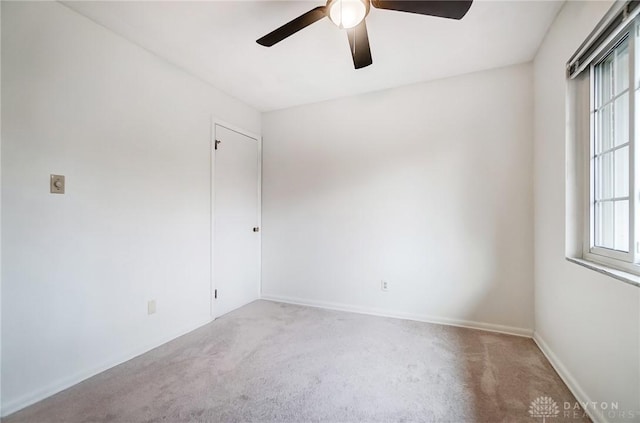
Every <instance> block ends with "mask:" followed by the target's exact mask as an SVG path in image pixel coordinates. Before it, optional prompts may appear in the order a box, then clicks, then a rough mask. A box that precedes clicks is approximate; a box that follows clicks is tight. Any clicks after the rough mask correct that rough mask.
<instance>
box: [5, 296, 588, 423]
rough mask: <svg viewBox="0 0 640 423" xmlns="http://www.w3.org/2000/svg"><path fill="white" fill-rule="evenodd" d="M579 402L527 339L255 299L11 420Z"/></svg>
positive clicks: (470, 418) (490, 408)
mask: <svg viewBox="0 0 640 423" xmlns="http://www.w3.org/2000/svg"><path fill="white" fill-rule="evenodd" d="M541 396H548V397H551V398H552V399H553V400H554V401H555V402H556V403H557V405H558V407H559V415H558V416H557V417H554V418H552V419H550V418H547V421H553V422H554V423H556V422H561V421H570V422H580V421H587V419H586V418H585V419H581V418H576V416H574V415H572V416H571V418H567V417H566V416H564V415H563V414H564V412H563V404H564V402H565V401H567V402H571V403H573V402H575V399H574V398H573V396H572V395H571V393H570V392H569V390H568V389H567V387H566V386H565V385H564V384H563V383H562V381H561V380H560V378H559V377H558V375H557V374H556V373H555V372H554V371H553V369H552V368H551V366H550V364H549V363H548V362H547V360H546V359H545V358H544V356H543V355H542V353H541V352H540V351H539V350H538V348H537V347H536V346H535V344H534V343H533V341H532V340H530V339H526V338H520V337H515V336H508V335H499V334H493V333H489V332H483V331H477V330H472V329H462V328H455V327H448V326H440V325H433V324H427V323H419V322H412V321H406V320H397V319H389V318H381V317H373V316H365V315H358V314H352V313H344V312H334V311H326V310H320V309H314V308H309V307H299V306H292V305H285V304H278V303H273V302H267V301H256V302H254V303H252V304H249V305H247V306H245V307H242V308H241V309H239V310H236V311H234V312H232V313H230V314H228V315H226V316H224V317H222V318H220V319H218V320H216V321H215V322H213V323H210V324H208V325H206V326H204V327H202V328H200V329H198V330H196V331H194V332H191V333H189V334H187V335H185V336H183V337H181V338H179V339H177V340H175V341H172V342H170V343H168V344H165V345H163V346H162V347H159V348H157V349H155V350H153V351H151V352H149V353H147V354H144V355H142V356H140V357H138V358H136V359H133V360H131V361H128V362H127V363H124V364H122V365H120V366H117V367H115V368H113V369H110V370H108V371H106V372H104V373H101V374H99V375H97V376H95V377H93V378H91V379H89V380H87V381H85V382H83V383H81V384H78V385H76V386H74V387H72V388H70V389H67V390H66V391H64V392H61V393H59V394H57V395H55V396H53V397H51V398H48V399H46V400H44V401H42V402H40V403H38V404H35V405H33V406H31V407H28V408H26V409H24V410H22V411H19V412H17V413H15V414H13V415H11V416H9V417H8V418H6V419H3V423H18V422H183V421H192V422H456V423H460V422H529V423H531V422H536V421H538V422H541V421H542V418H533V417H531V416H530V415H529V406H530V404H531V402H532V401H534V400H535V399H536V398H538V397H541Z"/></svg>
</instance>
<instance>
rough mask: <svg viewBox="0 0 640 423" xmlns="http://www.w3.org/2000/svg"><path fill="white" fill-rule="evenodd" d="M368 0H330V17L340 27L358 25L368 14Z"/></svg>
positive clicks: (328, 4)
mask: <svg viewBox="0 0 640 423" xmlns="http://www.w3.org/2000/svg"><path fill="white" fill-rule="evenodd" d="M367 6H368V3H367V0H329V2H328V3H327V9H329V19H331V22H333V23H334V24H335V25H336V26H337V27H338V28H340V29H349V28H353V27H355V26H356V25H358V24H359V23H360V22H362V20H363V19H364V18H365V16H367V12H368V11H369V10H368V9H369V8H368V7H367Z"/></svg>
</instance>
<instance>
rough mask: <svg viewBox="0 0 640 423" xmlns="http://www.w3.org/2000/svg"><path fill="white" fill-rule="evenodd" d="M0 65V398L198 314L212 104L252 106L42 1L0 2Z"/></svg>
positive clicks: (28, 397)
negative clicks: (61, 186)
mask: <svg viewBox="0 0 640 423" xmlns="http://www.w3.org/2000/svg"><path fill="white" fill-rule="evenodd" d="M2 67H3V69H2V88H3V91H2V120H3V122H2V123H3V125H2V204H3V210H2V228H3V233H2V244H3V249H2V253H3V255H2V263H3V268H2V279H3V293H2V294H3V295H2V386H3V389H2V404H3V409H4V410H3V411H4V412H6V413H8V412H11V411H14V410H15V409H17V408H19V407H22V406H24V405H26V404H28V403H30V402H32V401H34V400H37V399H39V398H41V397H43V396H46V395H48V394H50V393H53V392H55V391H56V390H58V389H59V388H61V387H65V386H67V385H69V384H71V383H74V382H76V381H78V380H79V379H82V378H84V377H86V376H89V375H91V374H92V373H94V372H95V371H98V370H101V369H104V368H105V367H109V366H110V365H113V364H116V363H117V362H119V361H122V360H124V359H127V358H130V357H131V356H132V355H134V354H136V353H140V352H142V351H144V350H145V349H147V348H149V347H151V346H155V345H157V344H159V343H161V342H163V341H166V340H168V339H170V338H172V337H174V336H176V335H178V334H180V333H182V332H184V331H186V330H188V329H191V328H194V327H195V326H197V325H199V324H201V323H203V322H206V321H207V320H208V319H209V317H210V316H209V302H210V296H209V295H210V271H209V268H210V244H209V234H210V210H209V209H210V203H209V199H210V163H209V161H210V154H209V146H210V144H209V143H210V130H211V127H210V116H211V114H214V115H216V116H218V117H220V118H221V119H224V120H225V121H228V122H230V123H232V124H234V125H237V126H239V127H242V128H245V129H246V130H249V131H252V132H256V133H259V132H260V120H261V116H260V114H259V113H258V112H257V111H255V110H253V109H251V108H250V107H248V106H246V105H244V104H242V103H240V102H239V101H237V100H235V99H233V98H230V97H228V96H226V95H225V94H223V93H221V92H220V91H218V90H216V89H214V88H212V87H211V86H208V85H206V84H204V83H202V82H201V81H199V80H197V79H195V78H193V77H191V76H189V75H187V74H186V73H184V72H183V71H181V70H179V69H177V68H175V67H173V66H171V65H169V64H168V63H166V62H164V61H162V60H160V59H158V58H157V57H155V56H153V55H151V54H150V53H148V52H146V51H144V50H143V49H141V48H139V47H137V46H135V45H133V44H131V43H129V42H127V41H126V40H124V39H122V38H120V37H118V36H116V35H114V34H113V33H110V32H109V31H107V30H105V29H104V28H102V27H100V26H98V25H96V24H94V23H93V22H91V21H89V20H88V19H86V18H84V17H81V16H80V15H78V14H76V13H75V12H72V11H71V10H69V9H68V8H66V7H65V6H63V5H61V4H59V3H55V2H44V3H30V2H2ZM50 173H59V174H64V175H66V178H67V187H66V190H67V193H66V194H65V195H53V194H49V174H50ZM257 294H258V293H257V292H256V296H257ZM149 299H155V300H156V301H157V308H158V312H157V314H155V315H152V316H147V300H149Z"/></svg>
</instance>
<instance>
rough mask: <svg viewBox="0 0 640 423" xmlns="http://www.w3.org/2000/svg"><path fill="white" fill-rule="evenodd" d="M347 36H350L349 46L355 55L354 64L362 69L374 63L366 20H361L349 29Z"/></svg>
mask: <svg viewBox="0 0 640 423" xmlns="http://www.w3.org/2000/svg"><path fill="white" fill-rule="evenodd" d="M347 37H349V46H350V47H351V55H352V56H353V66H354V67H355V68H356V69H360V68H364V67H366V66H369V65H370V64H372V63H373V60H372V59H371V49H370V48H369V34H367V24H366V23H365V21H364V20H363V21H362V22H360V24H358V26H356V27H355V28H351V29H347Z"/></svg>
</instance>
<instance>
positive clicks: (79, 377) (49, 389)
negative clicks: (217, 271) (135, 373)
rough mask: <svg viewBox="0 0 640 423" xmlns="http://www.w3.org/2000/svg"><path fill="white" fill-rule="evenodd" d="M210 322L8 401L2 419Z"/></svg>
mask: <svg viewBox="0 0 640 423" xmlns="http://www.w3.org/2000/svg"><path fill="white" fill-rule="evenodd" d="M212 321H213V319H211V318H209V319H206V320H204V321H201V322H199V323H197V324H195V325H190V326H187V327H185V328H183V329H182V330H178V331H176V332H175V333H173V334H171V335H168V336H165V337H162V338H161V339H159V340H157V341H155V342H153V343H151V344H148V345H145V346H143V347H141V348H139V349H136V350H134V351H130V352H129V353H128V354H123V355H121V356H120V357H117V358H114V359H111V360H108V361H106V362H105V363H103V364H101V365H99V366H96V367H94V368H92V369H89V370H85V371H82V372H79V373H76V374H75V375H73V376H70V377H66V378H64V379H62V380H59V381H57V382H55V383H52V384H49V385H48V386H46V387H43V388H41V389H39V390H37V391H35V392H32V393H30V394H27V395H23V396H22V397H20V398H17V399H15V400H12V401H9V402H7V403H6V404H3V405H2V417H7V416H8V415H10V414H12V413H15V412H16V411H19V410H22V409H23V408H25V407H28V406H30V405H32V404H35V403H36V402H38V401H42V400H43V399H45V398H47V397H50V396H51V395H55V394H57V393H58V392H61V391H64V390H65V389H67V388H70V387H72V386H73V385H76V384H78V383H80V382H82V381H84V380H86V379H89V378H90V377H93V376H95V375H97V374H99V373H102V372H104V371H105V370H108V369H110V368H112V367H115V366H117V365H119V364H122V363H124V362H126V361H129V360H131V359H133V358H135V357H137V356H139V355H142V354H144V353H146V352H149V351H151V350H153V349H155V348H158V347H159V346H161V345H163V344H166V343H167V342H169V341H172V340H174V339H176V338H178V337H180V336H182V335H186V334H187V333H189V332H191V331H194V330H196V329H198V328H199V327H201V326H204V325H206V324H208V323H210V322H212Z"/></svg>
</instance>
